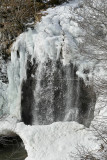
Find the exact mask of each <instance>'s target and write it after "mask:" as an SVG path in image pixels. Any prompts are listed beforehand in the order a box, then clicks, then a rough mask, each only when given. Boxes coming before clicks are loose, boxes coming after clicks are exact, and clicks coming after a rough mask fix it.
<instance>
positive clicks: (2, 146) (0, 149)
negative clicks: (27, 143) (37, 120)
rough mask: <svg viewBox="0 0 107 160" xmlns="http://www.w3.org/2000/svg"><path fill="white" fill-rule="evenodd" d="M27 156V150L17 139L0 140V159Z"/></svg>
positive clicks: (12, 159)
mask: <svg viewBox="0 0 107 160" xmlns="http://www.w3.org/2000/svg"><path fill="white" fill-rule="evenodd" d="M26 157H27V152H26V150H25V148H24V146H23V143H22V142H18V141H17V140H14V141H11V140H10V139H6V141H3V142H2V143H1V142H0V160H24V159H25V158H26Z"/></svg>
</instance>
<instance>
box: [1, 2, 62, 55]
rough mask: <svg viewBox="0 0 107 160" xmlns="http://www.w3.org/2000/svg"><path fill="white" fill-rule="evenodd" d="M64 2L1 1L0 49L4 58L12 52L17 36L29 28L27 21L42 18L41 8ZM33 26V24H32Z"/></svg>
mask: <svg viewBox="0 0 107 160" xmlns="http://www.w3.org/2000/svg"><path fill="white" fill-rule="evenodd" d="M61 2H64V0H50V1H46V2H45V3H44V1H43V0H21V1H19V0H1V1H0V43H1V44H0V51H1V53H0V54H1V55H2V56H3V57H4V58H7V57H8V55H9V54H10V46H11V44H12V43H13V41H14V40H15V38H16V37H17V36H18V35H19V34H20V33H22V32H24V31H25V30H26V29H27V27H28V26H27V25H26V24H27V23H30V22H36V21H38V20H40V18H41V16H42V15H41V14H39V13H40V11H41V10H45V9H47V8H48V7H52V6H55V5H58V4H60V3H61ZM30 27H32V26H30Z"/></svg>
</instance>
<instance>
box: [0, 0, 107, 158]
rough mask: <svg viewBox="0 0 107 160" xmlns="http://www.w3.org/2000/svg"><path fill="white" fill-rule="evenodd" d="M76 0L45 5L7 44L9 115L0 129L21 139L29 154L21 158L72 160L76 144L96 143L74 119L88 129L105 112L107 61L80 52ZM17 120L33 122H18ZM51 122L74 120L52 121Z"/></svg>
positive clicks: (92, 147) (95, 147) (96, 146)
mask: <svg viewBox="0 0 107 160" xmlns="http://www.w3.org/2000/svg"><path fill="white" fill-rule="evenodd" d="M77 2H78V1H70V2H69V3H67V4H66V3H64V4H63V5H61V6H58V7H55V8H51V9H48V10H47V11H46V12H45V13H47V15H46V16H44V17H43V18H42V20H41V22H39V23H37V24H36V26H35V29H34V30H31V29H29V30H28V31H27V32H25V33H22V34H21V35H20V36H19V37H18V38H17V40H16V42H15V43H14V44H13V47H12V53H11V62H10V64H9V67H8V79H9V85H8V89H7V96H8V106H7V108H6V105H5V107H4V108H5V110H7V111H8V113H9V115H10V117H11V118H7V119H6V120H5V121H4V122H3V123H2V122H0V123H1V125H0V133H1V134H6V133H7V134H9V132H10V131H11V132H14V133H16V134H18V135H19V136H20V137H21V138H22V140H23V142H24V144H25V148H26V150H27V152H28V158H27V159H26V160H35V159H37V160H46V159H47V160H65V159H66V160H73V155H74V154H76V152H77V149H76V148H77V147H78V144H80V145H84V146H85V147H86V146H87V147H88V149H89V150H97V151H98V149H99V146H100V142H99V141H98V142H96V138H95V137H94V135H93V133H92V132H91V131H90V129H86V128H85V127H84V126H83V125H80V124H78V123H77V122H79V123H82V124H84V125H86V126H88V127H89V125H90V123H91V125H93V124H95V123H96V118H97V117H99V116H100V117H102V121H103V117H104V116H107V115H106V113H107V112H106V110H107V101H106V96H107V91H106V89H105V86H106V84H107V83H106V82H107V72H106V69H107V68H106V60H99V59H96V56H97V55H96V56H94V58H91V56H92V57H93V55H90V56H88V55H87V54H83V55H81V54H80V53H79V49H78V43H79V42H80V41H81V40H82V36H83V31H82V30H81V29H80V28H79V26H78V24H77V23H76V22H74V21H72V17H73V16H74V12H73V11H74V9H75V7H77V6H78V3H77ZM92 54H93V53H92ZM94 54H95V53H94ZM62 78H63V79H62ZM74 79H75V81H74ZM55 80H56V81H55ZM47 81H48V82H47ZM35 86H36V87H35ZM101 86H103V87H101ZM85 87H86V88H85ZM90 87H91V89H90ZM5 88H6V87H5ZM53 88H54V92H53ZM63 88H64V89H65V90H66V92H64V91H63V90H62V89H63ZM84 88H85V89H84ZM81 89H82V91H81ZM24 91H25V92H24ZM73 91H74V92H73ZM88 91H90V94H89V95H88V99H87V104H85V105H84V108H82V109H83V110H84V111H82V109H81V107H82V106H83V104H82V103H81V102H80V97H81V95H82V93H84V95H85V94H86V96H87V92H88ZM55 93H56V94H55ZM94 93H96V97H94ZM3 94H4V93H3ZM55 95H57V97H55ZM0 96H1V95H0ZM3 96H4V95H3ZM73 96H74V98H73ZM93 97H94V98H93ZM92 98H93V99H92ZM44 99H45V100H44ZM90 99H91V101H90ZM63 100H64V101H63ZM102 100H103V103H102ZM62 101H63V102H62ZM95 101H96V105H95ZM88 102H89V104H88ZM72 105H73V106H72ZM2 106H3V101H2V100H1V103H0V107H2ZM35 106H36V107H35ZM61 106H62V107H61ZM71 106H72V107H71ZM74 106H75V107H74ZM86 106H88V108H86ZM94 107H95V108H94ZM31 110H32V112H31ZM94 110H95V112H94ZM56 111H57V112H56ZM58 111H59V112H58ZM80 114H82V116H84V119H82V117H81V115H80ZM95 115H96V116H95ZM12 119H13V120H12ZM29 119H30V120H29ZM20 120H23V121H24V120H25V123H26V124H29V123H30V122H29V121H31V122H32V123H33V124H34V125H32V126H30V125H28V126H27V125H25V124H24V123H17V121H20ZM56 121H77V122H57V123H53V122H56ZM51 123H53V124H51ZM38 124H42V125H40V126H39V125H38ZM43 124H51V125H46V126H44V125H43ZM91 125H90V128H91ZM72 152H75V153H74V154H73V153H72ZM74 159H76V158H74ZM78 160H79V158H78Z"/></svg>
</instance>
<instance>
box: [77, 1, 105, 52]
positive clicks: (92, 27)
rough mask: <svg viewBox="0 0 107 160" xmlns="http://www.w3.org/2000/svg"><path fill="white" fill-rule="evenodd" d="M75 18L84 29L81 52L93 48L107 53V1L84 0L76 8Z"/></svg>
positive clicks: (80, 46)
mask: <svg viewBox="0 0 107 160" xmlns="http://www.w3.org/2000/svg"><path fill="white" fill-rule="evenodd" d="M76 14H77V15H78V16H77V18H76V19H75V20H76V21H77V22H78V24H79V26H80V28H82V29H83V30H84V33H85V36H84V41H83V43H81V44H80V45H79V48H80V50H81V52H88V53H89V51H90V53H91V51H92V50H93V51H95V52H98V53H99V52H100V53H102V54H104V55H107V54H106V52H107V1H106V0H83V3H82V4H81V6H80V7H79V8H76Z"/></svg>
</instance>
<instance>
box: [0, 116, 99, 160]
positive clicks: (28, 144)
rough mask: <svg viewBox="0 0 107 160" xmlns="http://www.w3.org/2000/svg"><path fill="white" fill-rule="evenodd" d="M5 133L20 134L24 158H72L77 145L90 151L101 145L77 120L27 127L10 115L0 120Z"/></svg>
mask: <svg viewBox="0 0 107 160" xmlns="http://www.w3.org/2000/svg"><path fill="white" fill-rule="evenodd" d="M12 121H13V122H12ZM6 132H7V133H8V134H9V133H11V132H12V133H16V134H17V135H19V136H20V137H21V139H22V140H23V142H24V145H25V149H26V150H27V153H28V157H27V158H26V160H35V159H36V160H75V159H76V156H77V152H78V149H79V146H82V147H83V146H84V147H86V148H87V149H88V150H89V151H93V150H95V151H98V149H99V148H100V143H99V142H98V141H97V139H96V138H95V137H94V135H93V133H92V132H91V131H89V129H86V128H85V127H84V126H83V125H80V124H78V123H76V122H63V123H62V122H57V123H53V124H51V125H47V126H38V125H35V126H27V125H25V124H24V123H16V121H15V120H14V118H13V120H12V118H11V120H10V122H9V121H5V122H0V134H4V133H5V134H6ZM78 160H79V157H78Z"/></svg>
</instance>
